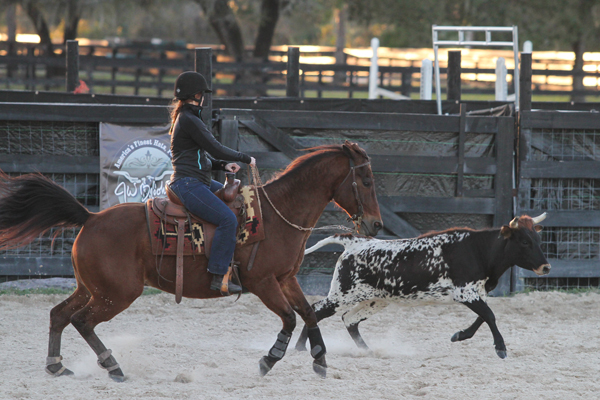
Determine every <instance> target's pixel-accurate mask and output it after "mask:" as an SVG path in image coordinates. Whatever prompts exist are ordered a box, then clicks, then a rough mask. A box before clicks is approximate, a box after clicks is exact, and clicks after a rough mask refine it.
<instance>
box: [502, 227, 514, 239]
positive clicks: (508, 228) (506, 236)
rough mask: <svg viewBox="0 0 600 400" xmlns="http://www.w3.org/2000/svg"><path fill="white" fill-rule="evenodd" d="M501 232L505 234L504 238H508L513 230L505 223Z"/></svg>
mask: <svg viewBox="0 0 600 400" xmlns="http://www.w3.org/2000/svg"><path fill="white" fill-rule="evenodd" d="M500 234H501V235H502V236H504V239H508V238H509V237H510V235H512V230H511V229H510V227H509V226H508V225H504V226H503V227H502V228H500Z"/></svg>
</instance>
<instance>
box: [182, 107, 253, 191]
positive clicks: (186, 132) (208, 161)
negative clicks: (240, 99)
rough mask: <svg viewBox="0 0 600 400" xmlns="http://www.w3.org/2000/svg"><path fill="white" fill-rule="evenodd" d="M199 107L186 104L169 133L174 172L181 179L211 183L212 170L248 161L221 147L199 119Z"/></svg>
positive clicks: (240, 154)
mask: <svg viewBox="0 0 600 400" xmlns="http://www.w3.org/2000/svg"><path fill="white" fill-rule="evenodd" d="M200 111H201V108H200V107H199V106H194V105H192V104H185V105H184V106H183V107H182V108H181V111H180V113H179V115H178V116H177V119H176V120H175V124H174V126H173V129H172V132H171V135H172V136H171V154H172V164H173V171H174V172H173V175H172V176H171V181H175V180H176V179H180V178H187V177H191V178H197V179H199V180H200V181H202V182H204V183H206V184H207V185H210V182H211V180H212V176H211V170H213V169H215V170H224V169H225V165H226V164H227V163H230V162H235V161H239V162H243V163H246V164H249V163H250V156H248V155H247V154H244V153H241V152H239V151H236V150H232V149H230V148H229V147H225V146H223V145H222V144H221V143H219V142H218V141H217V139H215V137H214V136H213V135H212V133H211V132H210V131H209V130H208V128H207V126H206V124H205V123H204V122H203V121H202V120H201V119H200V117H199V112H200Z"/></svg>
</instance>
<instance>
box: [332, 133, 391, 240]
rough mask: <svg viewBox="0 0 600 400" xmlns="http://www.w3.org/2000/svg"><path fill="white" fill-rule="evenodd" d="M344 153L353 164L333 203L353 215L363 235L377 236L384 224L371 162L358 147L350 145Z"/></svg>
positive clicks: (337, 190) (338, 188)
mask: <svg viewBox="0 0 600 400" xmlns="http://www.w3.org/2000/svg"><path fill="white" fill-rule="evenodd" d="M342 149H343V151H344V154H345V155H346V156H347V157H348V159H349V160H348V161H349V162H348V164H347V165H348V166H347V168H345V170H344V173H343V175H344V176H345V178H343V181H341V183H340V184H339V186H338V187H337V189H336V190H335V192H334V193H333V200H334V201H335V203H336V204H337V205H338V206H340V207H341V208H343V209H344V211H346V212H347V213H348V215H350V217H351V218H352V220H353V221H354V224H355V225H356V226H357V228H358V232H359V233H361V234H363V235H367V236H375V235H377V232H378V231H379V230H380V229H381V228H383V223H382V221H381V214H380V213H379V203H378V202H377V195H376V194H375V181H374V177H373V171H372V170H371V161H370V159H369V156H367V153H366V152H365V151H364V150H363V149H361V148H360V147H359V146H358V145H357V144H356V143H351V142H349V141H346V142H345V143H344V144H343V145H342Z"/></svg>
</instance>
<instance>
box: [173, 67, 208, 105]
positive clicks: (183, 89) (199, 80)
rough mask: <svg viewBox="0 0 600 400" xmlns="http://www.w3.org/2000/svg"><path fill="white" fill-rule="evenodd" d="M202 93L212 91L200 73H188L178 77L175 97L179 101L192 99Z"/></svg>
mask: <svg viewBox="0 0 600 400" xmlns="http://www.w3.org/2000/svg"><path fill="white" fill-rule="evenodd" d="M200 92H202V93H205V92H208V93H212V90H210V89H209V88H208V83H206V79H204V77H203V76H202V75H201V74H199V73H198V72H194V71H186V72H183V73H182V74H180V75H179V76H178V77H177V80H176V81H175V91H174V92H173V96H175V97H176V98H178V99H179V100H187V99H190V98H192V97H194V95H195V94H196V93H200Z"/></svg>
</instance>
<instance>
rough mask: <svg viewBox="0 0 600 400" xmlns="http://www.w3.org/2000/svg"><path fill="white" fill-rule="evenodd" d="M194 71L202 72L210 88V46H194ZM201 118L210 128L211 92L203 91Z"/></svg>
mask: <svg viewBox="0 0 600 400" xmlns="http://www.w3.org/2000/svg"><path fill="white" fill-rule="evenodd" d="M195 56H196V57H195V69H196V72H198V73H200V74H202V76H204V78H205V79H206V83H208V87H209V88H210V89H212V49H211V48H210V47H196V54H195ZM202 120H203V121H204V123H205V124H206V126H207V127H208V129H211V130H212V93H204V106H203V109H202Z"/></svg>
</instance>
